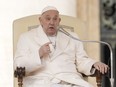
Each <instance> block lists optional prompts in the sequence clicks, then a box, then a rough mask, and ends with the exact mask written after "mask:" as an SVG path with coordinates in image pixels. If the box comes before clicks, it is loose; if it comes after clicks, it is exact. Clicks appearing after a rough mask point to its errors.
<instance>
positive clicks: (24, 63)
mask: <svg viewBox="0 0 116 87" xmlns="http://www.w3.org/2000/svg"><path fill="white" fill-rule="evenodd" d="M30 43H31V42H30V40H29V38H28V37H27V36H26V35H21V36H20V38H19V41H18V44H17V50H16V53H15V58H14V66H15V67H17V66H21V67H26V71H27V72H28V71H29V72H30V71H33V70H35V69H37V68H39V67H41V59H40V56H39V53H38V50H39V48H36V47H35V48H33V49H31V47H30Z"/></svg>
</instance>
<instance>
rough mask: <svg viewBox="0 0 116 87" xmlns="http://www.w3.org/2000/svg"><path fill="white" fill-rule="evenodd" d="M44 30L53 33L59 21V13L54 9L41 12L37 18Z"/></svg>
mask: <svg viewBox="0 0 116 87" xmlns="http://www.w3.org/2000/svg"><path fill="white" fill-rule="evenodd" d="M39 20H40V23H41V25H42V27H43V29H44V32H45V33H46V34H47V35H49V36H52V35H55V34H56V33H57V28H58V26H59V23H60V20H61V19H60V18H59V13H58V12H57V11H55V10H49V11H46V12H45V13H43V14H42V16H41V17H40V18H39Z"/></svg>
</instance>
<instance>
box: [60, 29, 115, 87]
mask: <svg viewBox="0 0 116 87" xmlns="http://www.w3.org/2000/svg"><path fill="white" fill-rule="evenodd" d="M59 31H61V32H62V33H64V34H66V35H67V36H69V37H71V38H72V39H75V40H78V41H81V42H94V43H101V44H105V45H107V46H108V48H109V50H110V59H111V63H110V64H111V78H110V83H111V87H113V86H114V77H113V76H114V75H113V51H112V48H111V46H110V44H109V43H107V42H104V41H91V40H80V39H78V38H76V37H74V36H72V35H71V34H70V33H68V32H67V31H66V30H64V29H63V28H62V27H59Z"/></svg>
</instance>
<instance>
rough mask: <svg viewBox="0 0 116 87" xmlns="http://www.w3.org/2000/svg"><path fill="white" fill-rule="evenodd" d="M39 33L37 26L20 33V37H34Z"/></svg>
mask: <svg viewBox="0 0 116 87" xmlns="http://www.w3.org/2000/svg"><path fill="white" fill-rule="evenodd" d="M36 33H37V28H34V29H31V30H29V31H26V32H24V33H22V34H21V35H20V37H25V38H26V37H34V36H35V35H36Z"/></svg>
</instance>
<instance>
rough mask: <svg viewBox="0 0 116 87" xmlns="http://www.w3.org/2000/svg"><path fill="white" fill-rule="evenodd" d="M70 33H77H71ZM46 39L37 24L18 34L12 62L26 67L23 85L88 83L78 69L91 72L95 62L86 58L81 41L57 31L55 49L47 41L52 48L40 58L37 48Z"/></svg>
mask: <svg viewBox="0 0 116 87" xmlns="http://www.w3.org/2000/svg"><path fill="white" fill-rule="evenodd" d="M71 34H72V35H73V36H75V37H77V35H76V34H75V33H71ZM77 38H78V37H77ZM47 42H50V41H49V39H48V37H47V35H46V34H45V33H44V31H43V29H42V27H41V26H39V27H38V28H36V29H32V30H31V31H28V32H26V33H24V34H22V35H21V36H20V38H19V41H18V44H17V50H16V53H15V58H14V65H15V67H16V66H22V67H26V73H27V76H26V77H25V78H24V87H51V84H52V83H56V84H57V83H59V82H60V81H61V80H62V81H65V82H68V83H72V84H75V85H77V87H81V86H82V87H92V86H91V85H90V84H89V83H88V82H86V81H84V80H83V77H82V75H81V74H80V73H79V72H81V73H84V74H85V75H91V74H93V73H91V72H90V70H91V67H92V65H93V64H94V63H95V61H93V60H92V59H91V58H88V56H87V54H86V53H85V51H84V49H83V45H82V42H80V41H76V40H74V39H72V38H70V37H68V36H67V35H65V34H64V33H62V32H60V31H58V33H57V38H56V49H54V48H53V46H52V45H50V49H51V51H52V52H51V53H50V55H48V56H45V57H44V58H42V59H43V60H41V59H40V56H39V53H38V52H39V48H40V47H41V46H42V45H43V44H45V43H47ZM75 63H76V65H75ZM67 87H68V86H67Z"/></svg>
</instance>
